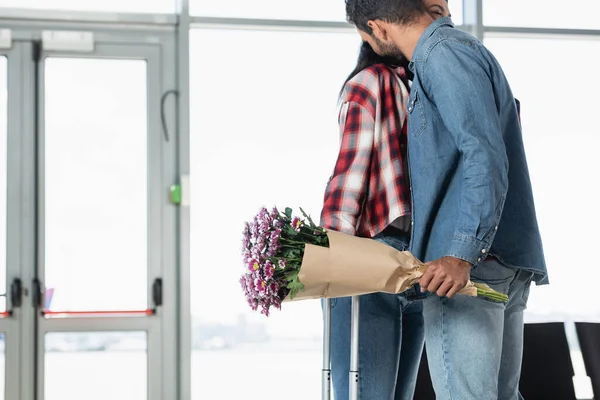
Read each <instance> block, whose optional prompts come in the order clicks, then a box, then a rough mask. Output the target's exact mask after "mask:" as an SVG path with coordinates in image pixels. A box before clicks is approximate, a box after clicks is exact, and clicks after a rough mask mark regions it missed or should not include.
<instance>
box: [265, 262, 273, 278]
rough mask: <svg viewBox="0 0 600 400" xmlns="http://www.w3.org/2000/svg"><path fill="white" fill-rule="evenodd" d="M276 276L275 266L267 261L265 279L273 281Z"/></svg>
mask: <svg viewBox="0 0 600 400" xmlns="http://www.w3.org/2000/svg"><path fill="white" fill-rule="evenodd" d="M274 274H275V266H274V265H273V263H272V262H271V261H267V262H266V263H265V277H266V278H267V279H271V278H272V277H273V275H274Z"/></svg>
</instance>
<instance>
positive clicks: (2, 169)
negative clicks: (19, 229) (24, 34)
mask: <svg viewBox="0 0 600 400" xmlns="http://www.w3.org/2000/svg"><path fill="white" fill-rule="evenodd" d="M7 135H8V60H7V58H6V57H4V56H0V312H2V311H6V229H7V227H6V200H7V196H6V194H7V193H6V191H7V182H6V178H7V168H6V163H7V155H8V154H7V149H6V145H7ZM2 393H4V392H2Z"/></svg>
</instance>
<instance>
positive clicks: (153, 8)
mask: <svg viewBox="0 0 600 400" xmlns="http://www.w3.org/2000/svg"><path fill="white" fill-rule="evenodd" d="M175 4H176V3H175V0H144V1H139V0H86V1H81V0H0V7H12V8H26V9H34V10H39V9H43V10H69V11H102V12H133V13H165V14H170V13H173V12H175Z"/></svg>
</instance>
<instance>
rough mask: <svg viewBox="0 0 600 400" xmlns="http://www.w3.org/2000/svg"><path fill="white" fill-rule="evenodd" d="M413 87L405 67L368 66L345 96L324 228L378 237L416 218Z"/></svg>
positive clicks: (345, 92)
mask: <svg viewBox="0 0 600 400" xmlns="http://www.w3.org/2000/svg"><path fill="white" fill-rule="evenodd" d="M407 88H408V82H407V80H406V75H405V73H404V70H403V69H402V68H396V69H393V68H390V67H388V66H385V65H383V64H378V65H374V66H371V67H368V68H366V69H364V70H363V71H361V72H360V73H359V74H357V75H356V76H355V77H354V78H352V79H351V80H350V81H349V82H348V83H347V84H346V86H345V87H344V90H343V91H342V94H341V97H340V112H339V126H340V133H341V147H340V152H339V155H338V158H337V162H336V164H335V168H334V172H333V175H332V176H331V178H330V180H329V183H328V184H327V189H326V191H325V201H324V205H323V211H322V213H321V226H323V227H324V228H327V229H332V230H336V231H340V232H344V233H347V234H351V235H357V236H362V237H373V236H375V235H377V234H378V233H380V232H382V231H383V230H384V229H385V228H386V227H387V226H388V225H390V224H391V223H392V222H393V221H395V220H396V219H397V218H399V217H402V216H406V215H410V211H411V210H410V189H409V183H408V170H407V163H406V162H405V158H406V145H407V133H406V132H407V130H406V119H407V113H406V104H407V102H408V96H409V93H408V89H407Z"/></svg>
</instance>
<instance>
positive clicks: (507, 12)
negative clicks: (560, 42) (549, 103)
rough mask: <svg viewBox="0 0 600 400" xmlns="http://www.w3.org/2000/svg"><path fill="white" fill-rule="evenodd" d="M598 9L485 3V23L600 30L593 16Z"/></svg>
mask: <svg viewBox="0 0 600 400" xmlns="http://www.w3.org/2000/svg"><path fill="white" fill-rule="evenodd" d="M597 7H598V1H597V0H571V1H569V2H552V1H547V0H527V1H523V0H483V23H484V24H485V25H490V26H526V27H534V28H576V29H600V20H599V19H598V18H597V17H596V15H595V14H596V13H595V12H594V11H595V10H596V8H597ZM569 54H570V53H569Z"/></svg>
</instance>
